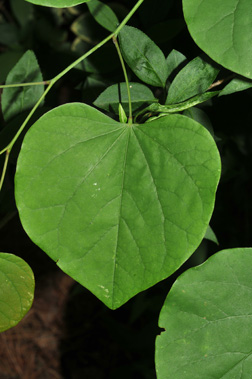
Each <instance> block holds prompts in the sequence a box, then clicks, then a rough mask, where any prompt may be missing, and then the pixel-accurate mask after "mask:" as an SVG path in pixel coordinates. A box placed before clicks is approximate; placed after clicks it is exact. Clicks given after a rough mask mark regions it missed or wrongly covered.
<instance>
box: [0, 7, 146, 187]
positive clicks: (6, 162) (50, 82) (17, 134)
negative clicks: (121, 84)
mask: <svg viewBox="0 0 252 379" xmlns="http://www.w3.org/2000/svg"><path fill="white" fill-rule="evenodd" d="M143 2H144V0H138V1H137V3H136V5H135V6H134V7H133V8H132V9H131V11H130V12H129V13H128V15H127V16H126V17H125V18H124V20H123V21H122V22H121V24H120V25H119V26H118V27H117V28H116V30H115V31H114V33H111V34H110V35H109V36H107V37H106V38H105V39H104V40H102V41H101V42H99V43H98V44H97V45H96V46H94V47H93V48H92V49H91V50H89V51H88V52H87V53H85V54H83V55H82V56H81V57H80V58H78V59H76V60H75V61H74V62H73V63H72V64H70V65H69V66H68V67H67V68H65V69H64V70H63V71H61V72H60V73H59V74H58V75H57V76H55V77H54V78H53V79H52V80H50V81H48V82H47V83H49V85H48V87H47V88H46V90H45V91H44V93H43V95H42V96H41V97H40V99H39V100H38V101H37V103H36V104H35V105H34V107H33V108H32V110H31V112H30V113H29V115H28V116H27V117H26V119H25V121H24V122H23V124H22V125H21V127H20V128H19V130H18V132H17V133H16V135H15V136H14V137H13V139H12V140H11V142H10V143H9V144H8V146H6V147H5V148H4V149H3V150H1V151H0V155H1V154H3V153H4V152H6V156H5V162H4V167H3V171H2V176H1V179H0V190H1V188H2V185H3V181H4V177H5V174H6V169H7V165H8V160H9V154H10V152H11V149H12V147H13V145H14V143H15V142H16V141H17V139H18V137H19V136H20V134H21V133H22V131H23V130H24V128H25V126H26V125H27V123H28V121H29V120H30V118H31V117H32V115H33V114H34V112H35V111H36V109H37V108H38V106H39V105H40V103H41V102H42V100H43V99H44V98H45V96H46V95H47V93H48V92H49V91H50V89H51V88H52V86H53V85H54V84H55V83H56V82H57V81H58V80H59V79H61V78H62V76H64V75H65V74H66V73H68V72H69V71H70V70H72V68H74V67H75V66H76V65H77V64H79V63H80V62H82V61H83V60H84V59H86V58H87V57H88V56H89V55H91V54H93V53H94V52H95V51H96V50H98V49H99V48H100V47H101V46H103V45H105V43H107V42H108V41H109V40H111V39H113V38H114V37H117V35H118V34H119V32H120V31H121V30H122V28H123V27H124V25H125V24H126V23H127V22H128V21H129V19H130V18H131V17H132V16H133V14H134V13H135V12H136V10H137V9H138V8H139V7H140V5H141V4H142V3H143ZM37 84H38V83H36V84H35V83H33V84H31V83H22V84H21V85H16V84H14V85H10V86H12V87H17V86H18V87H19V86H20V87H24V86H26V85H37ZM39 84H40V83H39ZM41 84H45V83H44V82H41ZM8 86H9V85H8ZM4 87H6V85H5V86H4ZM4 87H3V86H1V88H4ZM131 118H132V116H131ZM129 122H130V119H129Z"/></svg>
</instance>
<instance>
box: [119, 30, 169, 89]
mask: <svg viewBox="0 0 252 379" xmlns="http://www.w3.org/2000/svg"><path fill="white" fill-rule="evenodd" d="M119 41H120V47H121V50H122V54H123V57H124V59H125V61H126V62H127V64H128V65H129V67H130V68H131V70H132V71H133V72H134V74H135V75H136V76H137V77H138V78H139V79H141V80H142V81H143V82H145V83H147V84H151V85H153V86H156V87H165V83H166V79H167V65H166V60H165V57H164V54H163V52H162V51H161V50H160V48H159V47H158V46H157V45H156V44H155V43H154V42H153V41H152V40H151V39H150V38H149V37H148V36H147V35H146V34H144V33H143V32H142V31H140V30H138V29H136V28H133V27H132V26H127V25H126V26H124V27H123V29H122V30H121V32H120V33H119Z"/></svg>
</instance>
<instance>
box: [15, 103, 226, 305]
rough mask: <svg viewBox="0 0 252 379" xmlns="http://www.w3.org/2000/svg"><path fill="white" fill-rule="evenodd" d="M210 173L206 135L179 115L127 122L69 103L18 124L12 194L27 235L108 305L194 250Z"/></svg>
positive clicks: (214, 174)
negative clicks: (22, 126)
mask: <svg viewBox="0 0 252 379" xmlns="http://www.w3.org/2000/svg"><path fill="white" fill-rule="evenodd" d="M219 176H220V159H219V154H218V150H217V148H216V145H215V143H214V141H213V139H212V137H211V136H210V134H209V133H208V132H207V131H206V129H205V128H204V127H202V126H201V125H200V124H198V123H196V122H195V121H193V120H191V119H189V118H187V117H185V116H181V115H171V116H168V117H164V118H163V119H161V120H157V121H156V122H155V121H154V122H150V123H148V124H143V125H137V124H134V125H129V124H122V123H119V122H116V121H115V120H112V119H110V118H109V117H107V116H105V115H104V114H102V113H101V112H99V111H97V110H96V109H94V108H91V107H89V106H87V105H85V104H78V103H72V104H66V105H63V106H60V107H58V108H55V109H54V110H52V111H50V112H48V113H47V114H45V115H44V116H42V117H41V118H40V119H39V120H38V121H37V122H36V123H35V124H34V126H32V127H31V128H30V130H29V131H28V132H27V134H26V136H25V139H24V142H23V145H22V148H21V153H20V155H19V159H18V164H17V171H16V177H15V196H16V203H17V206H18V209H19V214H20V218H21V222H22V224H23V227H24V229H25V230H26V232H27V233H28V235H29V236H30V238H31V239H32V240H33V241H34V242H35V243H36V244H38V245H39V246H40V247H41V248H42V249H43V250H44V251H45V252H46V253H47V254H48V255H49V256H50V257H51V258H52V259H53V260H55V261H56V262H57V264H58V266H59V267H60V268H61V269H62V270H63V271H65V272H66V273H67V274H69V275H70V276H72V277H73V278H74V279H75V280H77V281H78V282H79V283H81V284H82V285H83V286H85V287H87V288H88V289H89V290H90V291H92V292H93V293H94V294H95V295H96V296H97V297H98V298H99V299H101V300H102V301H103V302H104V303H105V304H106V305H107V306H109V307H110V308H113V309H114V308H117V307H119V306H120V305H122V304H123V303H125V302H126V301H127V300H128V299H130V298H131V297H132V296H134V295H135V294H137V293H138V292H140V291H142V290H144V289H146V288H148V287H150V286H152V285H153V284H155V283H157V282H158V281H160V280H162V279H164V278H166V277H167V276H169V275H170V274H171V273H173V272H174V271H175V270H176V269H177V268H178V267H179V266H180V265H181V264H182V263H183V262H184V261H185V260H186V259H187V258H188V257H189V256H190V255H191V254H192V253H193V251H194V250H195V249H196V247H197V246H198V245H199V243H200V242H201V240H202V238H203V237H204V234H205V231H206V229H207V226H208V224H209V219H210V216H211V213H212V210H213V206H214V198H215V191H216V186H217V183H218V180H219Z"/></svg>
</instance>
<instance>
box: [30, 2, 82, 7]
mask: <svg viewBox="0 0 252 379" xmlns="http://www.w3.org/2000/svg"><path fill="white" fill-rule="evenodd" d="M26 1H28V2H29V3H32V4H36V5H43V6H45V7H53V8H68V7H74V6H75V5H78V4H83V3H87V2H88V1H90V0H26Z"/></svg>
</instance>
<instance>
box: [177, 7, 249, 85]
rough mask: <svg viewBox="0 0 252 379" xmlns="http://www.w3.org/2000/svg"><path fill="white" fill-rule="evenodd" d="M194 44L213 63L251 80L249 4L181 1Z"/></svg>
mask: <svg viewBox="0 0 252 379" xmlns="http://www.w3.org/2000/svg"><path fill="white" fill-rule="evenodd" d="M183 9H184V16H185V20H186V23H187V26H188V28H189V32H190V33H191V35H192V37H193V39H194V41H195V42H196V43H197V45H198V46H199V47H200V48H201V49H202V50H203V51H204V52H205V53H207V54H208V55H209V56H210V57H211V58H212V59H214V60H215V61H216V62H218V63H219V64H221V65H222V66H224V67H226V68H228V69H229V70H232V71H235V72H237V73H238V74H241V75H243V76H246V77H248V78H251V79H252V66H251V60H252V49H251V44H250V42H249V41H251V39H252V18H251V11H252V3H251V1H250V0H243V1H241V0H223V1H219V0H211V1H209V0H183Z"/></svg>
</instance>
